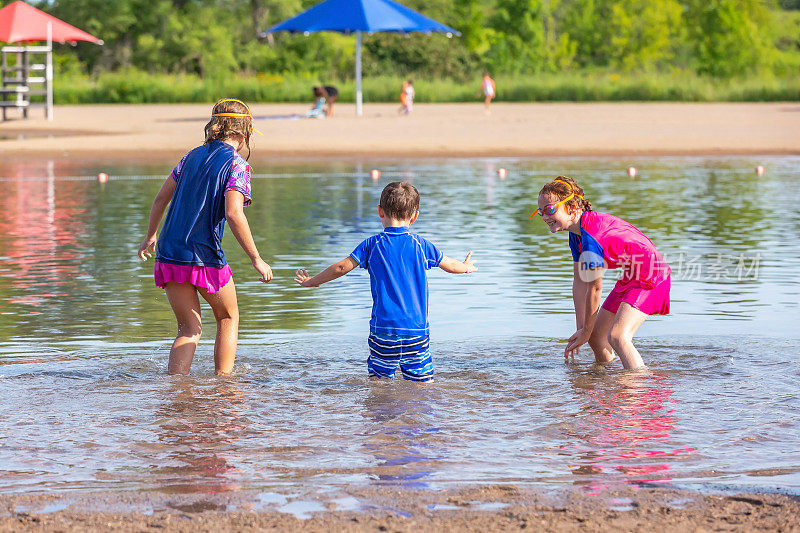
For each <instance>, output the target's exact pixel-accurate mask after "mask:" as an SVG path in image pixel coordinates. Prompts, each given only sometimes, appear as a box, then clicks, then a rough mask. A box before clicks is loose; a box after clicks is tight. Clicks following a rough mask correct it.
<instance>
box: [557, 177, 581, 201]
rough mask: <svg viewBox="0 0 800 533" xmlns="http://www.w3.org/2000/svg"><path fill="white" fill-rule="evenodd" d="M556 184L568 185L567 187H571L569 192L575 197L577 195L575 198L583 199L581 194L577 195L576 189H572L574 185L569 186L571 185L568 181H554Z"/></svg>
mask: <svg viewBox="0 0 800 533" xmlns="http://www.w3.org/2000/svg"><path fill="white" fill-rule="evenodd" d="M556 182H558V183H563V184H564V185H566V186H567V187H569V192H570V193H572V194H574V195H575V197H577V198H580V199H583V196H581V195H580V194H578V193H576V192H575V189H573V188H572V185H570V184H569V183H567V182H566V181H564V180H553V183H556Z"/></svg>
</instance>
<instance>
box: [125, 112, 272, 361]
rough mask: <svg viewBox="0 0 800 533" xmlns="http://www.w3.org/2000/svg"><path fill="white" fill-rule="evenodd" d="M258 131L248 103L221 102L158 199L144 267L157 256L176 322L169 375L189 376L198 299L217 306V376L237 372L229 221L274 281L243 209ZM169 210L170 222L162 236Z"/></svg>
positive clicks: (144, 246) (143, 250)
mask: <svg viewBox="0 0 800 533" xmlns="http://www.w3.org/2000/svg"><path fill="white" fill-rule="evenodd" d="M252 132H253V116H252V115H251V114H250V109H249V108H248V107H247V105H245V104H244V103H243V102H241V101H239V100H235V99H232V98H228V99H224V100H220V101H219V102H217V103H216V105H215V106H214V110H213V111H212V114H211V120H210V121H209V123H208V124H206V127H205V134H206V140H205V143H203V145H202V146H198V147H197V148H195V149H194V150H191V151H190V152H189V153H187V154H186V155H185V156H184V157H183V159H181V161H180V163H178V166H176V167H175V168H174V169H173V171H172V174H170V176H169V177H168V178H167V180H166V181H165V182H164V184H163V185H162V186H161V190H160V191H159V192H158V194H157V195H156V198H155V200H153V207H152V208H151V209H150V219H149V224H148V228H147V235H146V236H145V238H144V240H143V241H142V243H141V244H140V245H139V258H140V259H141V260H142V261H146V260H147V258H148V257H151V252H154V253H155V254H156V264H155V283H156V285H157V286H159V287H162V288H163V289H164V290H165V291H166V293H167V299H168V300H169V304H170V306H172V311H173V312H174V313H175V318H176V319H177V321H178V336H177V337H176V338H175V342H173V344H172V349H171V350H170V352H169V367H168V370H169V373H170V374H188V373H189V367H190V366H191V364H192V358H193V357H194V352H195V349H196V348H197V343H198V342H199V341H200V334H201V332H202V324H201V321H200V300H199V299H198V297H197V295H198V294H199V295H200V296H202V297H203V299H204V300H205V301H206V302H208V304H209V305H210V306H211V309H212V311H213V312H214V318H215V319H216V321H217V338H216V342H215V343H214V366H215V368H216V372H217V374H229V373H230V372H231V371H232V370H233V361H234V359H235V358H236V344H237V340H238V337H239V306H238V304H237V301H236V288H235V286H234V284H233V279H232V274H231V267H230V266H229V265H228V262H227V261H226V260H225V252H223V251H222V244H221V243H222V233H223V231H224V230H225V221H227V222H228V224H229V225H230V228H231V232H232V233H233V235H234V237H236V240H237V241H239V244H240V245H241V246H242V248H243V249H244V251H245V253H246V254H247V255H248V257H250V261H251V262H252V264H253V268H255V269H256V271H257V272H258V273H259V275H260V276H261V281H263V282H265V283H266V282H268V281H269V280H271V279H272V270H271V269H270V267H269V265H268V264H266V263H265V262H264V261H263V260H262V259H261V256H260V255H259V254H258V250H257V249H256V245H255V243H254V242H253V236H252V235H251V233H250V226H249V225H248V223H247V218H245V216H244V206H246V205H249V204H250V202H251V200H250V165H249V164H248V163H247V161H246V160H245V159H243V158H242V156H240V155H239V152H240V151H242V150H243V149H244V147H245V146H247V152H248V156H249V155H250V135H251V133H252ZM167 205H169V211H168V212H167V218H166V220H165V221H164V227H163V228H162V229H161V235H160V236H159V237H158V238H157V237H156V232H157V231H158V225H159V223H160V222H161V218H162V217H163V216H164V211H165V210H166V209H167Z"/></svg>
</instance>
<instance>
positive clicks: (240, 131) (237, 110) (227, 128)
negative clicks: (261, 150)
mask: <svg viewBox="0 0 800 533" xmlns="http://www.w3.org/2000/svg"><path fill="white" fill-rule="evenodd" d="M226 113H232V114H237V115H243V116H241V117H220V116H213V115H219V114H226ZM211 115H212V117H211V120H209V121H208V124H206V127H205V133H206V140H205V142H206V143H209V142H211V141H223V142H224V141H226V140H228V139H233V140H237V141H244V144H245V146H247V157H246V158H245V159H248V160H249V159H250V135H251V134H252V133H253V116H252V115H251V114H250V109H249V108H248V107H247V105H245V104H244V102H241V101H239V100H235V99H232V98H231V99H228V98H226V99H223V100H220V101H219V102H217V103H216V104H215V105H214V109H213V110H212V111H211Z"/></svg>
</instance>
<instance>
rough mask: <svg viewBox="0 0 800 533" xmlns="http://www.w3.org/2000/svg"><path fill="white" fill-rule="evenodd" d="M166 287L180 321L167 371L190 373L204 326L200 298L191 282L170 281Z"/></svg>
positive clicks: (170, 301) (173, 309)
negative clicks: (201, 318) (201, 317)
mask: <svg viewBox="0 0 800 533" xmlns="http://www.w3.org/2000/svg"><path fill="white" fill-rule="evenodd" d="M164 289H165V290H166V292H167V300H169V305H170V306H172V312H173V313H175V319H176V320H177V321H178V336H177V337H175V342H173V343H172V349H171V350H170V351H169V365H168V367H167V372H169V373H170V374H188V373H189V368H190V367H191V366H192V359H193V358H194V352H195V350H196V349H197V343H198V342H200V335H201V334H202V333H203V326H202V322H201V320H200V300H198V298H197V289H196V288H195V286H194V285H192V284H190V283H175V282H174V281H170V282H168V283H167V285H166V287H164Z"/></svg>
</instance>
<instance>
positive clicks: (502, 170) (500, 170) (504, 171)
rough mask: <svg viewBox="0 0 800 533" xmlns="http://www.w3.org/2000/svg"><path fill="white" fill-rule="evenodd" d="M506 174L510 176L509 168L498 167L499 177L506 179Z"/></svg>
mask: <svg viewBox="0 0 800 533" xmlns="http://www.w3.org/2000/svg"><path fill="white" fill-rule="evenodd" d="M506 176H508V170H506V169H504V168H498V169H497V177H499V178H500V179H505V177H506Z"/></svg>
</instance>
